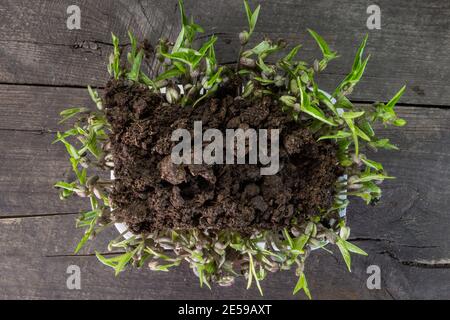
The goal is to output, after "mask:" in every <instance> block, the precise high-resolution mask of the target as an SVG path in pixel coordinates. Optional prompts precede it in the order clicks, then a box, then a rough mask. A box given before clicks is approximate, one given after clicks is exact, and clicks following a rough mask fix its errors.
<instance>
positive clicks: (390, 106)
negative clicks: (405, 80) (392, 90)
mask: <svg viewBox="0 0 450 320" xmlns="http://www.w3.org/2000/svg"><path fill="white" fill-rule="evenodd" d="M405 90H406V86H403V87H402V88H401V89H400V90H399V91H398V92H397V93H396V94H395V96H394V97H393V98H392V99H391V100H390V101H389V102H388V103H387V104H386V108H388V109H391V110H392V109H394V107H395V105H396V104H397V102H398V100H400V98H401V97H402V95H403V94H404V93H405Z"/></svg>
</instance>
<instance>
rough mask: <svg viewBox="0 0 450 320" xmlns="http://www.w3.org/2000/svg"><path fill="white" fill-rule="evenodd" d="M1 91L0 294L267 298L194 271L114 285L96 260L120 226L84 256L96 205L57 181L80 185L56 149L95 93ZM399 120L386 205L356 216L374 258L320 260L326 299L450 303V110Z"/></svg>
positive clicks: (128, 276) (284, 278)
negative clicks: (80, 223) (378, 278)
mask: <svg viewBox="0 0 450 320" xmlns="http://www.w3.org/2000/svg"><path fill="white" fill-rule="evenodd" d="M9 89H11V90H9ZM0 93H1V95H2V97H3V99H2V100H0V112H1V113H2V114H3V115H4V116H3V117H1V118H0V150H2V152H1V153H0V195H1V196H0V252H2V256H3V257H6V259H1V263H0V270H2V277H0V288H2V289H4V290H1V293H0V298H17V297H20V298H74V297H78V298H86V299H88V298H89V299H90V298H95V297H98V296H101V297H105V298H106V297H108V298H140V299H143V298H170V297H172V298H178V299H183V298H188V297H189V298H195V299H207V298H218V297H221V298H255V299H256V298H259V297H258V293H257V292H256V291H254V290H252V291H249V292H247V291H246V290H245V289H244V284H243V283H242V282H241V281H240V282H239V283H237V284H236V286H234V287H233V288H226V289H224V290H223V291H221V290H219V289H217V288H214V289H213V291H212V292H210V291H209V290H207V289H200V288H198V285H197V282H196V279H195V278H194V276H193V275H191V274H190V272H187V270H186V269H180V270H177V271H175V272H173V273H170V274H169V275H167V274H154V273H151V272H149V271H147V270H142V271H127V272H126V273H125V274H123V275H122V276H121V277H119V278H118V280H117V281H115V280H113V275H112V273H111V272H110V270H108V269H107V268H104V267H103V266H101V265H100V264H99V263H98V262H97V261H96V259H95V257H92V254H93V252H94V250H95V249H96V250H99V251H104V250H106V243H107V240H108V239H111V238H112V237H113V235H114V234H115V232H114V230H110V231H108V232H107V233H106V234H103V235H101V236H100V237H99V239H97V240H96V241H95V242H94V243H93V244H89V245H88V247H87V248H86V249H85V250H84V251H83V252H82V254H83V256H81V257H74V256H73V253H72V252H73V248H74V247H75V245H76V243H77V240H78V239H79V238H80V237H81V234H82V231H81V230H76V229H75V227H74V220H75V217H76V213H77V212H78V211H79V210H82V209H83V207H86V208H87V203H85V202H82V201H81V200H76V201H69V202H61V201H60V200H59V199H58V196H57V192H56V190H54V189H52V184H53V183H54V181H56V180H58V179H60V178H69V176H70V171H69V167H68V163H67V156H66V154H65V150H64V148H63V147H62V146H60V145H51V144H50V143H51V141H52V140H53V138H54V131H56V130H60V129H61V127H59V126H58V125H56V122H57V119H58V116H57V114H58V112H59V111H60V110H61V109H63V108H64V107H65V106H66V105H68V104H70V103H71V102H72V103H74V104H76V105H87V106H92V103H91V102H90V101H89V97H88V96H87V94H86V90H84V89H69V90H68V89H67V88H48V87H34V86H33V87H25V86H0ZM15 110H19V111H17V112H20V119H17V118H16V117H15V116H14V115H15ZM399 113H400V115H401V116H402V117H404V118H405V119H406V120H407V121H408V125H407V126H406V127H404V128H402V129H398V128H394V129H383V128H379V129H380V130H379V134H380V135H381V136H386V137H388V138H390V139H391V140H392V141H393V142H394V143H397V144H398V145H399V146H400V147H401V151H400V152H379V153H377V154H373V155H371V156H372V157H373V158H374V159H376V160H379V161H382V162H383V163H384V164H385V167H386V168H387V170H388V171H389V173H390V174H392V175H394V176H396V177H397V179H396V180H393V181H390V182H387V183H385V184H384V185H383V188H384V196H383V200H382V202H381V203H380V204H379V205H378V206H376V207H367V206H365V205H364V204H362V203H361V202H359V201H355V202H354V203H352V205H351V206H350V208H349V211H348V212H349V225H350V226H351V227H352V239H354V240H355V241H356V243H357V244H358V245H359V246H361V247H362V248H364V249H365V250H367V251H368V252H369V254H370V256H369V257H368V258H364V257H355V258H354V264H355V265H354V272H353V273H352V274H348V273H347V271H346V269H345V266H344V265H343V263H342V261H341V258H340V257H339V254H336V255H335V256H328V255H326V254H322V253H319V252H317V253H314V255H312V257H311V259H310V264H309V265H308V275H309V279H310V286H311V288H312V290H313V293H314V296H315V297H316V298H323V299H327V298H330V299H331V298H349V299H356V298H364V299H381V298H450V296H449V292H450V291H449V290H448V283H449V281H450V272H449V268H450V265H449V260H450V256H449V253H450V246H449V243H450V241H449V236H448V227H449V226H450V214H449V210H448V207H449V205H450V203H449V199H450V197H449V190H448V187H447V186H448V185H449V184H450V170H449V166H448V163H449V161H450V150H449V149H448V148H447V147H445V146H447V145H448V144H449V143H450V110H446V109H440V108H414V107H401V108H399ZM70 264H77V265H79V266H80V267H81V268H82V272H83V275H84V276H83V277H84V278H83V279H84V280H83V290H82V291H79V292H74V291H70V290H67V289H66V287H65V279H66V276H67V275H66V273H65V270H66V268H67V266H68V265H70ZM372 264H376V265H379V266H380V267H381V269H382V275H383V278H382V279H383V289H382V290H380V291H378V290H374V291H370V290H368V289H367V288H366V286H365V281H366V279H367V275H366V269H367V266H369V265H372ZM27 270H28V271H27ZM142 279H146V281H143V280H142ZM293 279H294V278H293V275H292V274H289V273H283V274H279V275H274V276H272V277H270V279H269V280H268V281H266V283H265V288H266V295H265V297H266V298H277V299H284V298H286V299H289V298H297V297H292V295H291V291H290V290H291V287H292V285H293V283H292V281H294V280H293Z"/></svg>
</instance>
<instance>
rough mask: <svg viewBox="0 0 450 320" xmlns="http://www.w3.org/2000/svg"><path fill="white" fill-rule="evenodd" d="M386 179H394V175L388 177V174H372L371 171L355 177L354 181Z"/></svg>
mask: <svg viewBox="0 0 450 320" xmlns="http://www.w3.org/2000/svg"><path fill="white" fill-rule="evenodd" d="M386 179H395V177H390V176H386V175H384V174H378V173H377V174H373V173H369V174H363V175H362V176H361V177H359V178H357V179H356V180H355V181H354V182H355V183H359V182H367V181H374V180H375V181H383V180H386Z"/></svg>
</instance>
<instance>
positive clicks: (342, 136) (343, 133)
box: [318, 130, 352, 141]
mask: <svg viewBox="0 0 450 320" xmlns="http://www.w3.org/2000/svg"><path fill="white" fill-rule="evenodd" d="M351 135H352V134H351V133H350V132H348V131H342V130H339V131H338V132H337V133H336V134H333V135H329V136H322V137H320V138H319V140H318V141H321V140H325V139H345V138H348V137H350V136H351Z"/></svg>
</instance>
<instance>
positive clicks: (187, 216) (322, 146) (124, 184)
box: [105, 81, 343, 233]
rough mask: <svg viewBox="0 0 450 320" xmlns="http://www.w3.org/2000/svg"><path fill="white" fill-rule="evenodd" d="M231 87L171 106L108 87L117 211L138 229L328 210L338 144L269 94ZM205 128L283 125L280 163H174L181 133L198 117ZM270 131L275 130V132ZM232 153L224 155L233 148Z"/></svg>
mask: <svg viewBox="0 0 450 320" xmlns="http://www.w3.org/2000/svg"><path fill="white" fill-rule="evenodd" d="M229 92H231V90H227V91H225V90H224V91H222V92H221V93H219V94H218V95H216V98H214V99H211V100H209V101H206V102H205V103H204V104H202V105H199V106H196V107H195V108H192V107H181V106H179V105H169V104H167V103H166V102H165V99H164V98H163V97H162V96H160V95H157V94H154V93H151V92H150V91H149V90H148V89H147V88H146V87H141V86H137V85H128V84H126V83H124V82H117V81H112V82H110V83H109V84H108V87H107V90H106V94H105V105H106V112H107V118H108V121H109V123H110V124H111V126H112V134H111V136H110V140H111V148H112V154H113V157H114V164H115V167H114V173H115V177H116V179H115V181H114V190H113V192H112V194H111V200H112V202H113V204H114V206H115V207H117V209H116V214H115V216H116V217H117V218H118V219H119V221H124V222H126V223H127V224H128V226H129V227H130V229H131V230H132V231H133V232H135V233H142V232H150V231H155V230H163V229H167V228H172V229H188V228H192V227H196V228H199V229H203V230H205V229H214V230H222V229H232V230H237V231H240V232H243V233H250V232H252V231H253V230H255V229H258V230H261V229H278V228H280V227H284V226H287V225H289V223H290V222H291V221H292V219H293V218H297V219H298V220H300V221H301V220H303V219H304V218H305V217H307V216H310V215H314V214H317V213H319V210H320V209H319V208H328V207H329V206H330V205H331V204H332V201H333V189H334V188H333V186H334V183H335V182H336V180H337V178H338V177H339V176H340V175H342V172H343V171H342V169H341V167H340V166H339V165H338V161H337V158H336V146H335V144H333V143H330V142H317V141H316V140H315V139H314V138H313V136H312V134H311V132H310V131H309V130H308V129H306V128H301V127H300V126H299V123H298V122H295V121H293V120H292V119H290V118H289V117H288V115H287V114H286V113H284V112H282V111H281V107H280V105H279V104H277V103H274V101H272V99H271V98H269V97H265V98H263V99H261V100H259V101H254V102H249V101H246V100H243V99H238V98H235V97H233V96H232V95H229ZM197 120H201V121H202V123H203V130H206V129H208V128H215V129H219V130H221V131H223V132H224V131H225V129H226V128H233V129H236V128H243V129H246V128H255V129H259V128H263V129H269V130H270V129H279V130H280V170H279V172H278V173H277V174H276V175H273V176H261V175H260V167H261V166H260V165H241V164H240V165H178V166H177V165H174V164H172V162H171V159H170V154H171V151H172V147H173V146H175V145H176V144H177V143H178V142H172V141H171V139H170V138H171V135H172V132H173V131H174V130H175V129H178V128H185V129H188V130H189V131H190V132H191V136H192V137H193V126H194V121H197ZM269 136H270V135H269ZM224 154H225V153H224Z"/></svg>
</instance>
